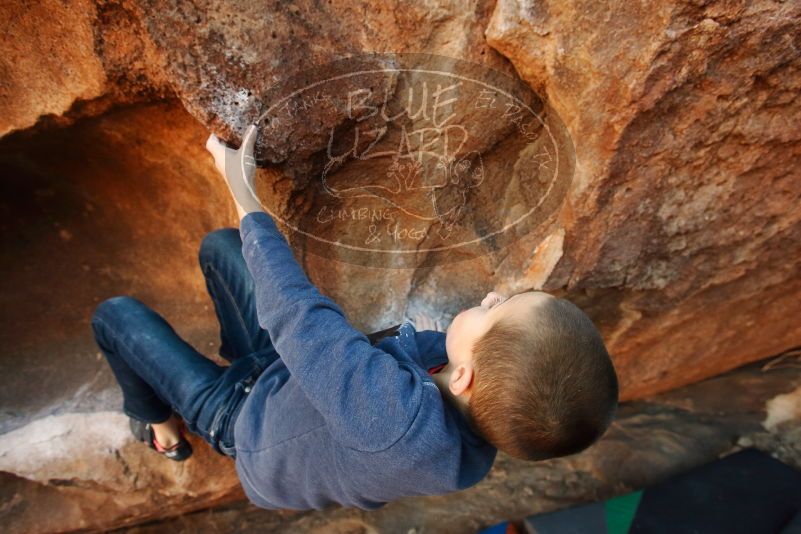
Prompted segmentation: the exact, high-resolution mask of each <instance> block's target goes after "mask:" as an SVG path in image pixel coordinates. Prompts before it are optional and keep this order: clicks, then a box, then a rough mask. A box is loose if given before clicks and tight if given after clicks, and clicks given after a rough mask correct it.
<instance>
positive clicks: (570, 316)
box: [469, 298, 618, 460]
mask: <svg viewBox="0 0 801 534" xmlns="http://www.w3.org/2000/svg"><path fill="white" fill-rule="evenodd" d="M473 368H474V373H475V376H474V379H473V386H472V393H471V395H470V402H469V410H470V417H471V419H472V422H473V425H474V426H475V427H476V429H477V430H478V431H479V432H480V433H481V434H482V436H483V437H484V438H485V439H486V440H487V441H489V442H490V443H491V444H492V445H494V446H495V447H496V448H498V449H499V450H502V451H504V452H505V453H507V454H509V455H511V456H514V457H516V458H520V459H523V460H542V459H546V458H554V457H557V456H565V455H568V454H573V453H576V452H579V451H581V450H583V449H585V448H587V447H589V446H590V445H591V444H592V443H593V442H595V441H596V440H597V439H598V438H599V437H601V435H602V434H603V433H604V432H605V431H606V428H607V427H608V426H609V424H610V423H611V421H612V418H613V417H614V414H615V411H616V409H617V399H618V382H617V375H616V374H615V369H614V366H613V365H612V361H611V359H610V357H609V354H608V353H607V351H606V347H605V346H604V343H603V339H602V338H601V335H600V333H599V332H598V330H597V329H596V328H595V325H593V323H592V320H590V318H589V317H587V315H586V314H584V312H582V311H581V309H579V308H578V307H577V306H575V305H574V304H572V303H571V302H569V301H567V300H564V299H558V298H551V299H548V300H546V301H545V302H543V303H541V304H540V305H537V306H533V307H532V309H531V313H530V314H528V316H527V317H515V318H513V319H510V318H505V319H502V320H499V321H497V322H496V323H495V324H494V325H493V326H492V327H491V328H490V330H489V331H488V332H487V333H486V334H484V335H483V336H482V337H481V338H480V339H479V340H477V341H476V343H475V345H474V346H473Z"/></svg>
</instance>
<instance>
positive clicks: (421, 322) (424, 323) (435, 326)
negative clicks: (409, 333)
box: [414, 313, 445, 332]
mask: <svg viewBox="0 0 801 534" xmlns="http://www.w3.org/2000/svg"><path fill="white" fill-rule="evenodd" d="M414 325H415V330H417V331H420V330H435V331H437V332H444V331H445V330H443V328H442V323H441V322H440V320H439V319H436V320H435V319H432V318H431V317H429V316H428V315H426V314H424V313H418V314H417V315H415V316H414Z"/></svg>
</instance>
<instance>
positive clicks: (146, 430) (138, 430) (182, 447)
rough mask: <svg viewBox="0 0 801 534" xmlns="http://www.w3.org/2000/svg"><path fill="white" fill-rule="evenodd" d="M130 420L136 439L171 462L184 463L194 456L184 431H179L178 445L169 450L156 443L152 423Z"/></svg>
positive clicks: (131, 418)
mask: <svg viewBox="0 0 801 534" xmlns="http://www.w3.org/2000/svg"><path fill="white" fill-rule="evenodd" d="M129 419H130V422H131V432H132V433H133V435H134V437H135V438H136V439H138V440H139V441H141V442H143V443H145V444H146V445H147V446H148V447H150V448H151V449H153V450H155V451H156V452H158V453H159V454H163V455H164V456H166V457H167V458H169V459H170V460H175V461H176V462H183V461H184V460H186V459H187V458H189V457H190V456H192V446H191V445H190V444H189V442H188V441H187V440H186V436H184V433H183V430H180V429H179V432H180V436H181V438H180V440H179V441H178V443H176V444H175V445H173V446H172V447H169V448H168V447H162V445H161V443H159V442H158V441H156V434H155V433H154V432H153V426H152V425H151V424H150V423H143V422H142V421H139V420H138V419H134V418H133V417H130V418H129Z"/></svg>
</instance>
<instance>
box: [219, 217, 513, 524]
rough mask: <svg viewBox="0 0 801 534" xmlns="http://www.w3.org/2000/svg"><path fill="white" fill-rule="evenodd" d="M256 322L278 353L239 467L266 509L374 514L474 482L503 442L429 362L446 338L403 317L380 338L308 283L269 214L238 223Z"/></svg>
mask: <svg viewBox="0 0 801 534" xmlns="http://www.w3.org/2000/svg"><path fill="white" fill-rule="evenodd" d="M240 235H241V237H242V254H243V256H244V258H245V261H246V263H247V266H248V269H249V271H250V273H251V274H252V275H253V280H254V282H255V298H256V311H257V315H258V319H259V324H260V325H261V326H262V328H264V329H265V330H267V331H268V332H269V334H270V338H271V340H272V342H273V345H274V347H275V349H276V351H277V352H278V354H279V355H280V358H276V359H275V360H274V361H273V362H272V363H271V364H270V365H268V366H267V368H266V369H265V370H264V371H263V372H262V374H261V375H260V376H259V378H258V380H257V381H256V382H255V384H254V385H253V387H252V390H251V392H250V394H249V396H248V397H247V398H246V400H245V401H244V404H243V406H242V409H241V411H240V413H239V416H238V417H237V420H236V423H235V426H234V441H235V447H236V470H237V473H238V475H239V479H240V481H241V482H242V487H243V488H244V490H245V493H246V494H247V496H248V498H249V499H250V500H251V501H252V502H253V503H254V504H255V505H257V506H260V507H262V508H267V509H278V508H289V509H297V510H308V509H317V510H320V509H323V508H325V507H327V506H329V505H331V504H334V503H338V504H340V505H342V506H346V507H358V508H361V509H365V510H373V509H376V508H380V507H381V506H383V505H384V504H386V503H387V502H389V501H392V500H394V499H397V498H399V497H405V496H412V495H440V494H444V493H448V492H452V491H456V490H461V489H464V488H467V487H470V486H472V485H474V484H476V483H477V482H479V481H480V480H481V479H482V478H484V476H485V475H486V474H487V472H489V470H490V468H491V467H492V463H493V461H494V460H495V455H496V452H497V450H496V449H495V448H494V447H493V446H492V445H491V444H490V443H488V442H487V441H485V440H484V439H483V438H482V437H481V436H479V435H478V434H476V433H474V432H473V431H472V430H471V429H470V427H469V426H468V423H467V421H466V420H465V418H464V416H463V415H462V414H461V413H460V412H459V410H458V409H457V408H456V407H454V406H453V405H451V403H450V402H447V401H446V400H444V399H443V397H442V395H441V393H440V391H439V389H438V388H437V386H436V384H435V383H434V381H433V380H432V377H431V374H430V373H429V370H432V372H433V370H434V369H435V368H436V367H438V366H441V365H442V364H444V363H447V361H448V358H447V355H446V352H445V334H443V333H441V332H434V331H430V330H425V331H420V332H418V331H416V330H415V328H414V326H413V325H412V323H410V322H409V321H405V322H404V323H403V324H402V325H401V326H400V328H399V329H398V334H397V335H396V336H390V337H385V338H384V339H382V340H381V341H380V342H378V343H376V344H375V346H374V345H372V344H371V343H370V341H369V340H368V338H367V336H366V335H365V334H363V333H362V332H360V331H359V330H357V329H355V328H354V327H353V326H351V324H350V323H349V322H348V320H347V318H346V317H345V314H344V312H343V311H342V309H341V308H340V307H339V306H338V305H337V304H336V303H335V302H334V301H333V300H331V299H330V298H328V297H326V296H325V295H323V294H322V293H320V291H319V290H318V289H317V288H316V287H315V286H314V285H313V284H312V283H311V282H310V281H309V279H308V278H307V277H306V275H305V273H304V272H303V269H302V268H301V267H300V265H299V264H298V263H297V261H296V260H295V258H294V256H293V254H292V250H291V249H290V248H289V244H288V243H287V241H286V239H285V238H284V236H283V235H282V234H281V232H280V231H279V230H278V228H277V227H276V225H275V222H274V221H273V219H272V217H270V216H269V215H268V214H266V213H263V212H251V213H248V214H247V215H246V216H245V217H244V218H243V219H242V221H241V225H240Z"/></svg>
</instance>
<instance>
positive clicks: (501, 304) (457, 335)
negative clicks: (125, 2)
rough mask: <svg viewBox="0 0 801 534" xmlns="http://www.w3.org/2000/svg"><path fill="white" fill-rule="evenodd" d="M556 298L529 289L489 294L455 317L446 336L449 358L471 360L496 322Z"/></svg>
mask: <svg viewBox="0 0 801 534" xmlns="http://www.w3.org/2000/svg"><path fill="white" fill-rule="evenodd" d="M552 298H554V297H553V296H552V295H549V294H548V293H544V292H542V291H526V292H524V293H518V294H516V295H512V296H511V297H505V296H503V295H501V294H499V293H495V292H494V291H492V292H490V293H487V296H486V297H484V300H482V301H481V304H480V305H478V306H476V307H474V308H469V309H467V310H464V311H462V312H461V313H459V314H458V315H457V316H456V317H454V318H453V322H451V325H450V326H449V327H448V330H447V334H446V337H445V350H446V351H447V352H448V361H449V362H450V364H451V365H454V366H458V365H461V364H469V363H471V362H472V359H473V355H472V347H473V343H475V342H476V341H477V340H478V339H480V338H481V336H483V335H484V334H485V333H486V332H487V331H488V330H489V329H490V328H491V327H492V325H493V324H495V322H496V321H498V320H500V319H501V318H504V317H508V318H510V319H511V318H513V317H525V316H526V315H527V313H529V311H530V309H531V306H537V305H540V304H542V303H543V302H545V301H546V300H548V299H552Z"/></svg>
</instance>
